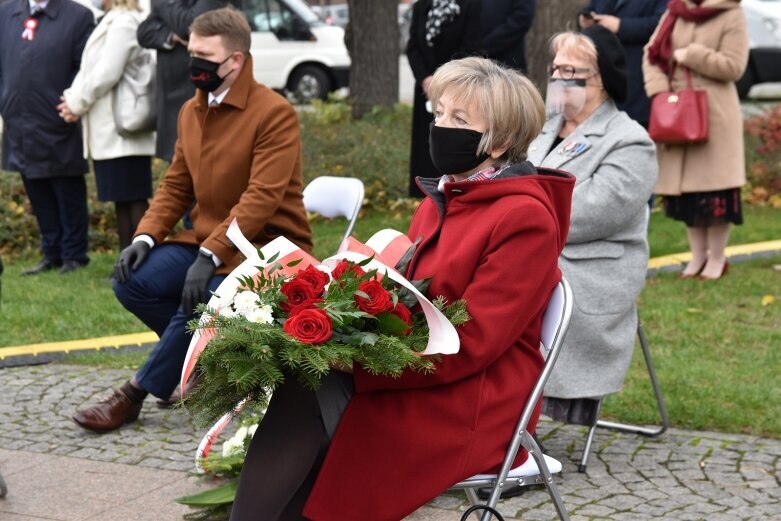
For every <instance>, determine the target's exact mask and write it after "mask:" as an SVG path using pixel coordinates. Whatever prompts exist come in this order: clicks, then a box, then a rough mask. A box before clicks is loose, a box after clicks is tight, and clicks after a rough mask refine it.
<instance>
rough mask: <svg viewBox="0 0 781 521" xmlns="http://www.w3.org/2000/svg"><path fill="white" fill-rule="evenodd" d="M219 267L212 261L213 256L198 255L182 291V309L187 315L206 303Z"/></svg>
mask: <svg viewBox="0 0 781 521" xmlns="http://www.w3.org/2000/svg"><path fill="white" fill-rule="evenodd" d="M216 269H217V266H215V265H214V261H212V256H211V255H207V254H205V253H203V252H199V253H198V258H197V259H195V262H193V264H192V266H190V269H188V270H187V276H186V277H185V278H184V289H183V290H182V307H184V313H185V315H188V316H189V315H192V314H193V311H194V310H195V306H197V305H198V304H200V303H201V302H206V288H207V287H208V286H209V281H210V280H211V278H212V276H213V275H214V270H216Z"/></svg>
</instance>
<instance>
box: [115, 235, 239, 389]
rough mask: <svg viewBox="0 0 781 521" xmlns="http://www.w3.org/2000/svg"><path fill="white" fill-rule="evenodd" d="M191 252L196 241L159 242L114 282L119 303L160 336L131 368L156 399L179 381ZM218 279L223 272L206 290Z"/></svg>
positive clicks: (185, 339)
mask: <svg viewBox="0 0 781 521" xmlns="http://www.w3.org/2000/svg"><path fill="white" fill-rule="evenodd" d="M197 256H198V247H196V246H187V245H183V244H161V245H159V246H156V247H154V248H152V250H151V251H150V252H149V257H148V258H147V259H146V261H144V263H143V264H142V265H141V267H140V268H139V269H138V270H137V271H134V272H132V273H131V275H130V279H129V280H128V281H127V282H125V283H120V282H115V283H114V294H115V295H116V296H117V299H119V301H120V302H121V303H122V305H123V306H125V308H127V310H128V311H130V312H131V313H133V314H134V315H135V316H137V317H138V318H139V319H140V320H141V321H142V322H143V323H144V324H146V325H147V327H149V328H150V329H151V330H152V331H154V332H155V333H157V335H158V336H159V337H160V341H159V342H158V343H157V345H156V346H155V348H154V349H153V350H152V353H151V354H150V355H149V358H147V360H146V362H145V363H144V365H143V366H142V367H141V369H139V370H138V372H137V373H136V380H137V381H138V383H139V384H140V385H141V387H143V388H144V389H145V390H146V391H149V392H150V393H152V394H154V395H155V396H157V397H159V398H168V397H169V396H170V395H171V393H172V392H173V390H174V389H175V388H176V385H177V384H178V383H179V380H180V378H181V375H182V364H184V357H185V356H186V355H187V348H188V347H189V345H190V339H191V338H192V335H191V334H190V333H188V331H187V322H188V321H189V320H190V319H192V318H193V317H192V315H185V313H184V310H183V309H182V305H181V301H182V289H183V288H184V279H185V276H186V275H187V270H188V269H189V268H190V266H191V265H192V263H193V262H195V259H196V257H197ZM224 279H225V276H224V275H215V276H214V277H212V278H211V280H210V281H209V285H208V291H207V295H211V292H212V291H215V290H216V289H217V287H218V286H219V285H220V283H221V282H222V281H223V280H224ZM207 300H208V299H207Z"/></svg>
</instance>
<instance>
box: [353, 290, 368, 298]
mask: <svg viewBox="0 0 781 521" xmlns="http://www.w3.org/2000/svg"><path fill="white" fill-rule="evenodd" d="M354 295H356V296H358V297H362V298H365V299H366V300H371V297H370V296H369V294H368V293H365V292H363V291H360V290H355V293H354Z"/></svg>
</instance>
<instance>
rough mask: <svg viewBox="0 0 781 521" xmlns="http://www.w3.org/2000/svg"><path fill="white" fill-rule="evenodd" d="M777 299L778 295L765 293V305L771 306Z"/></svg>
mask: <svg viewBox="0 0 781 521" xmlns="http://www.w3.org/2000/svg"><path fill="white" fill-rule="evenodd" d="M775 301H776V297H774V296H773V295H765V296H764V297H762V305H763V306H769V305H770V304H772V303H773V302H775Z"/></svg>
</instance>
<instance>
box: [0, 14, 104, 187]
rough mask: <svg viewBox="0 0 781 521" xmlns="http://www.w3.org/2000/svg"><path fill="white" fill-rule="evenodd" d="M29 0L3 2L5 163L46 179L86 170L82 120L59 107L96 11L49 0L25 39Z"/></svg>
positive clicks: (0, 73)
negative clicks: (68, 116) (76, 121)
mask: <svg viewBox="0 0 781 521" xmlns="http://www.w3.org/2000/svg"><path fill="white" fill-rule="evenodd" d="M28 18H30V5H29V2H28V1H27V0H8V1H7V2H5V3H3V5H2V7H0V115H1V116H2V117H3V122H4V127H5V128H4V131H3V168H4V169H5V170H11V171H18V172H22V173H23V174H24V176H25V177H28V178H31V179H42V178H51V177H64V176H77V175H84V174H86V173H87V170H88V167H87V162H86V160H85V159H84V156H83V153H84V149H83V146H82V141H81V127H80V126H79V124H72V123H65V121H64V120H63V119H62V118H60V116H59V114H58V113H57V108H56V107H57V105H58V104H59V103H60V96H61V95H62V93H63V91H64V90H65V89H66V88H68V87H69V86H70V84H71V82H72V81H73V78H74V77H75V76H76V73H77V72H78V71H79V67H80V66H81V53H82V51H83V50H84V45H85V44H86V43H87V38H89V35H90V33H91V32H92V29H93V28H94V27H95V17H94V16H93V14H92V12H91V11H90V10H89V9H87V8H86V7H84V6H82V5H80V4H77V3H76V2H73V1H71V0H49V4H48V5H47V7H46V10H45V11H44V13H43V14H42V15H40V16H39V17H38V28H37V29H36V31H35V37H34V39H33V40H32V41H29V40H23V39H22V32H23V31H24V22H25V20H27V19H28Z"/></svg>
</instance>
